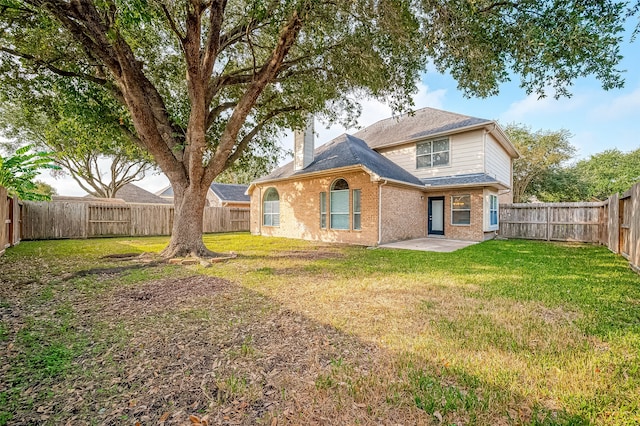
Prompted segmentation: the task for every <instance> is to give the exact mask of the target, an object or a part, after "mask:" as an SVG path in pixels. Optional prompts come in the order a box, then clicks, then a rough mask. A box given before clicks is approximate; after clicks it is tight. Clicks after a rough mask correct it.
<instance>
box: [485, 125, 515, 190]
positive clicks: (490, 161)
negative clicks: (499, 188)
mask: <svg viewBox="0 0 640 426" xmlns="http://www.w3.org/2000/svg"><path fill="white" fill-rule="evenodd" d="M486 144H487V146H486V150H487V157H486V163H487V164H486V173H487V174H488V175H490V176H493V177H495V178H496V179H497V180H498V181H499V182H501V183H503V184H505V185H506V186H508V187H511V157H510V156H509V154H508V153H507V151H505V149H504V148H503V147H502V146H500V144H499V143H498V141H497V140H496V139H495V138H494V137H493V136H492V135H491V134H487V141H486Z"/></svg>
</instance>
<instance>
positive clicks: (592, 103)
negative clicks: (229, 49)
mask: <svg viewBox="0 0 640 426" xmlns="http://www.w3.org/2000/svg"><path fill="white" fill-rule="evenodd" d="M630 39H631V32H630V31H628V32H627V34H626V35H625V38H624V42H623V44H622V46H621V54H622V55H623V56H624V59H623V60H622V62H621V64H620V66H619V69H621V70H625V73H624V78H625V86H624V88H622V89H615V90H610V91H605V90H603V89H602V88H601V84H600V82H598V81H597V80H595V79H594V78H583V79H579V80H577V81H575V82H574V85H573V86H572V88H571V93H572V94H573V96H572V97H570V98H561V99H558V100H556V99H554V98H553V97H552V96H549V97H547V98H543V99H538V96H537V95H535V94H533V95H527V94H526V93H525V91H524V90H523V89H521V88H520V87H519V86H518V84H519V79H518V77H517V76H515V77H514V78H513V81H512V82H510V83H506V84H503V85H502V86H501V87H500V93H499V94H498V95H497V96H493V97H490V98H485V99H478V98H471V99H467V98H465V97H464V96H463V95H462V93H461V92H459V91H458V90H457V89H456V86H457V84H456V82H455V80H453V78H451V77H450V76H448V75H442V74H438V73H437V72H435V71H432V72H427V73H425V74H424V75H423V78H422V80H421V81H420V82H419V84H418V92H417V93H416V95H415V96H414V103H415V106H414V108H415V109H419V108H423V107H433V108H438V109H444V110H447V111H452V112H456V113H460V114H464V115H470V116H474V117H480V118H486V119H492V120H498V121H499V122H500V123H501V124H503V125H505V124H508V123H522V124H525V125H527V126H530V127H531V128H532V129H533V130H539V129H545V130H547V129H548V130H559V129H567V130H569V131H570V132H571V134H572V135H573V136H572V138H571V143H572V144H573V145H574V146H575V147H576V148H577V157H578V158H587V157H589V156H590V155H592V154H595V153H598V152H602V151H604V150H606V149H612V148H618V149H620V150H622V151H631V150H635V149H638V148H640V49H638V47H639V43H640V40H638V41H636V42H634V43H631V41H630ZM362 106H363V111H362V115H361V117H360V119H359V121H358V124H359V126H367V125H370V124H373V123H375V122H376V121H378V120H382V119H384V118H388V117H390V116H391V115H392V112H391V109H390V108H388V107H387V106H386V105H384V104H382V103H380V102H377V101H373V100H365V101H364V102H362ZM315 129H316V138H317V139H316V146H319V145H321V144H323V143H325V142H328V141H330V140H331V139H333V138H334V137H336V136H338V135H340V134H342V133H344V132H347V133H349V132H354V131H355V130H356V129H344V128H342V127H341V126H333V127H331V128H328V129H327V128H326V127H325V126H323V125H322V123H316V127H315ZM282 145H283V146H284V147H285V148H287V149H291V148H292V145H293V137H292V136H291V135H290V134H289V135H287V136H286V137H285V138H283V140H282ZM288 160H289V159H287V160H286V161H288ZM286 161H285V162H286ZM40 179H42V180H45V181H47V182H48V183H50V184H52V185H53V186H54V187H56V189H57V190H58V193H59V194H60V195H84V194H85V193H84V191H82V190H81V189H80V188H79V186H78V185H77V184H76V183H75V182H74V181H73V180H72V179H71V178H70V177H67V178H63V179H53V178H51V177H50V176H48V175H45V174H43V175H41V176H40ZM137 184H138V185H139V186H141V187H143V188H145V189H147V190H148V191H152V192H155V191H157V190H159V189H161V188H163V187H164V186H166V185H168V184H169V183H168V180H167V179H166V177H165V176H164V175H162V174H155V175H151V176H148V177H147V178H145V179H144V180H143V181H141V182H139V183H137Z"/></svg>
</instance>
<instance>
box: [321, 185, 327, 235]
mask: <svg viewBox="0 0 640 426" xmlns="http://www.w3.org/2000/svg"><path fill="white" fill-rule="evenodd" d="M326 227H327V193H326V192H321V193H320V228H322V229H324V228H326Z"/></svg>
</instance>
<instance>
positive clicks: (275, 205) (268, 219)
mask: <svg viewBox="0 0 640 426" xmlns="http://www.w3.org/2000/svg"><path fill="white" fill-rule="evenodd" d="M262 217H263V219H262V224H263V225H264V226H280V195H278V191H276V189H275V188H269V189H267V191H266V192H265V193H264V198H263V208H262Z"/></svg>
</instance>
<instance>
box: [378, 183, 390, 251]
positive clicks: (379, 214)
mask: <svg viewBox="0 0 640 426" xmlns="http://www.w3.org/2000/svg"><path fill="white" fill-rule="evenodd" d="M388 182H389V181H388V180H386V179H385V180H384V181H383V182H382V183H381V184H379V185H378V244H377V245H380V244H382V187H383V186H384V185H386V184H387V183H388Z"/></svg>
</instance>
